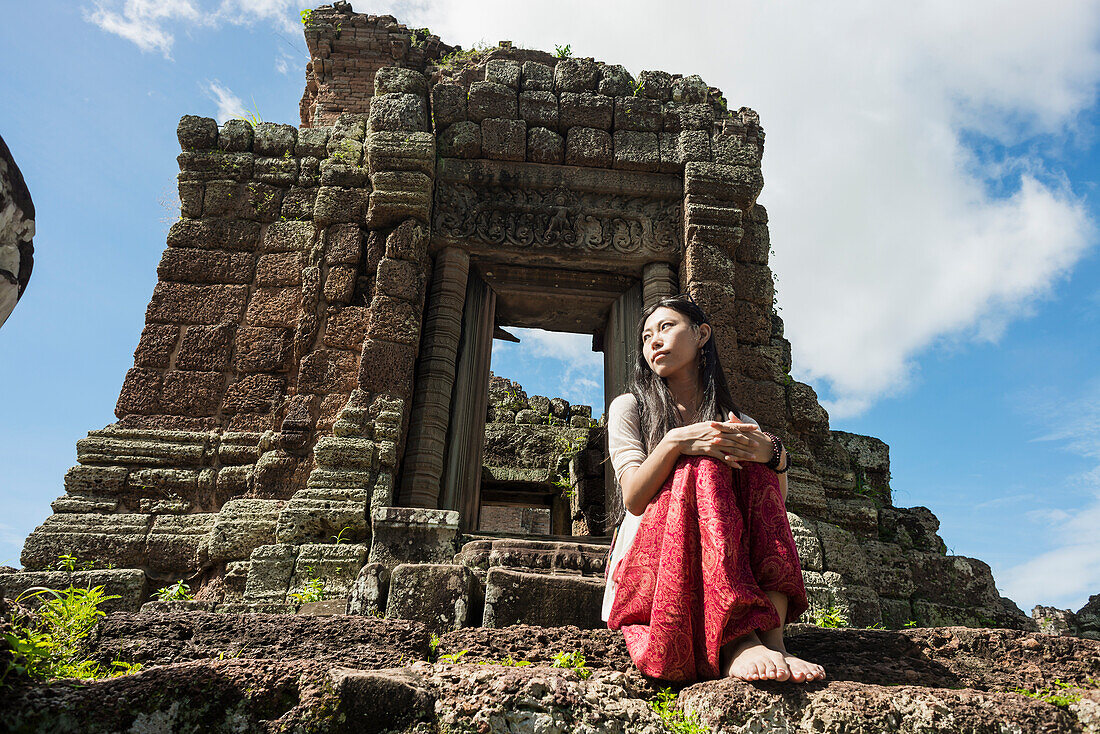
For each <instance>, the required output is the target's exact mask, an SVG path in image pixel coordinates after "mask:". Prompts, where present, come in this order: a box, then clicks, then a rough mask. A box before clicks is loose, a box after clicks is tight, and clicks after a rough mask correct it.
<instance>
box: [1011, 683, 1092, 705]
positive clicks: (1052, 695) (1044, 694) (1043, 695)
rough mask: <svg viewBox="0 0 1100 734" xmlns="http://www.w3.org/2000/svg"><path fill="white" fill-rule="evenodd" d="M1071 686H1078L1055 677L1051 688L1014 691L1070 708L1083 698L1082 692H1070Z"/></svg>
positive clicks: (1015, 689)
mask: <svg viewBox="0 0 1100 734" xmlns="http://www.w3.org/2000/svg"><path fill="white" fill-rule="evenodd" d="M1071 688H1076V686H1074V685H1072V684H1071V683H1066V682H1065V681H1063V680H1062V679H1061V678H1055V679H1054V684H1053V686H1052V687H1051V688H1040V689H1038V690H1036V691H1029V690H1027V689H1026V688H1014V689H1012V690H1013V693H1019V694H1020V695H1021V696H1027V697H1028V698H1034V699H1037V700H1039V701H1045V702H1047V703H1049V704H1052V705H1054V706H1057V707H1058V708H1063V709H1064V708H1069V705H1070V704H1071V703H1077V702H1078V701H1080V700H1081V694H1079V693H1069V692H1068V691H1069V689H1071Z"/></svg>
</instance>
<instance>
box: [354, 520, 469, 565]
mask: <svg viewBox="0 0 1100 734" xmlns="http://www.w3.org/2000/svg"><path fill="white" fill-rule="evenodd" d="M371 526H372V532H373V542H372V544H371V549H370V562H371V563H382V564H385V565H387V566H390V567H393V566H396V565H397V564H399V563H446V562H449V561H450V560H451V559H452V558H453V557H454V554H455V539H456V538H457V536H458V513H457V512H455V511H454V510H430V509H425V508H417V507H376V508H374V509H373V510H372V511H371Z"/></svg>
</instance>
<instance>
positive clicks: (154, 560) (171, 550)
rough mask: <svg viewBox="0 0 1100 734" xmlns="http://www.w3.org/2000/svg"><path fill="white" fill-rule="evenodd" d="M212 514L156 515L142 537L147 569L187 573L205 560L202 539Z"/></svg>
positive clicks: (210, 522)
mask: <svg viewBox="0 0 1100 734" xmlns="http://www.w3.org/2000/svg"><path fill="white" fill-rule="evenodd" d="M215 518H216V515H215V514H214V513H209V512H201V513H194V514H190V515H160V516H159V517H157V518H156V519H155V520H154V521H153V527H152V528H151V529H150V530H149V535H148V538H147V539H146V550H145V553H146V556H147V557H148V559H149V568H150V570H152V571H156V572H160V573H172V574H178V575H181V576H191V575H192V574H195V573H197V572H198V570H199V569H200V568H202V565H203V563H204V562H205V561H206V541H207V536H208V535H209V533H210V530H211V529H212V528H213V526H214V520H215Z"/></svg>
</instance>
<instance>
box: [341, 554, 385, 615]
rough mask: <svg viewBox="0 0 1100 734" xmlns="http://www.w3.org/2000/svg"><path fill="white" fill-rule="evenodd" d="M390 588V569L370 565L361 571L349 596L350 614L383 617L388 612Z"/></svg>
mask: <svg viewBox="0 0 1100 734" xmlns="http://www.w3.org/2000/svg"><path fill="white" fill-rule="evenodd" d="M389 588H390V569H389V568H387V567H386V566H384V565H382V564H381V563H368V564H367V565H365V566H363V568H362V569H360V570H359V575H358V576H357V577H356V578H355V583H353V584H352V586H351V593H350V594H349V595H348V606H347V613H348V614H362V615H364V616H371V617H381V616H382V615H383V614H384V613H385V610H386V597H387V595H388V594H389Z"/></svg>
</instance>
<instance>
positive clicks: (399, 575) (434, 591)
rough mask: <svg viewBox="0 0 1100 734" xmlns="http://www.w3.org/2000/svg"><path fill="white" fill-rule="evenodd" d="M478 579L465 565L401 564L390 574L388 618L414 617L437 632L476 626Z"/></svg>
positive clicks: (387, 605)
mask: <svg viewBox="0 0 1100 734" xmlns="http://www.w3.org/2000/svg"><path fill="white" fill-rule="evenodd" d="M478 601H479V599H478V593H477V579H476V578H475V577H474V574H473V572H472V571H470V569H468V568H466V567H465V566H454V565H450V564H434V563H431V564H429V563H412V564H407V563H406V564H401V565H399V566H397V567H396V568H394V569H393V572H392V573H391V575H390V585H389V595H388V599H387V602H386V618H387V619H412V620H416V621H418V622H422V623H423V624H424V625H425V626H426V627H428V629H430V630H432V631H433V632H437V633H442V632H447V631H449V630H455V629H461V628H462V627H468V626H474V625H475V624H476V620H474V619H472V618H471V617H472V612H473V611H474V609H475V607H476V606H477V602H478Z"/></svg>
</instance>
